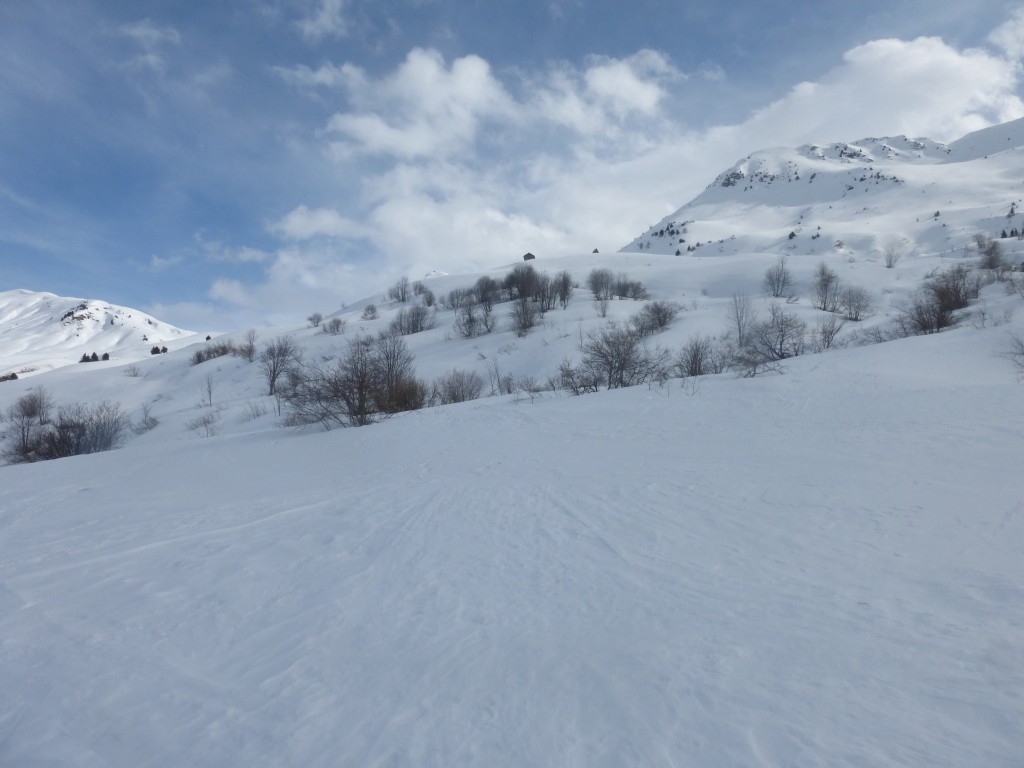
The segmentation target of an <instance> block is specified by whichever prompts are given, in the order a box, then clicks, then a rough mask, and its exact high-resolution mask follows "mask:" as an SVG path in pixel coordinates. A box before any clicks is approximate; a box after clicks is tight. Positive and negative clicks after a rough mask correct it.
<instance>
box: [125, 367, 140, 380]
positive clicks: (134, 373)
mask: <svg viewBox="0 0 1024 768" xmlns="http://www.w3.org/2000/svg"><path fill="white" fill-rule="evenodd" d="M124 375H125V376H127V377H129V378H131V379H137V378H139V377H140V376H141V375H142V369H141V368H139V366H137V365H129V366H128V367H127V368H125V369H124Z"/></svg>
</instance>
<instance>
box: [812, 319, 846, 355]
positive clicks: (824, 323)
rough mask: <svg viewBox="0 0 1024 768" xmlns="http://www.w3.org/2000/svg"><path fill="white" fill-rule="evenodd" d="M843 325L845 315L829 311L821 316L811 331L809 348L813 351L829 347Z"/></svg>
mask: <svg viewBox="0 0 1024 768" xmlns="http://www.w3.org/2000/svg"><path fill="white" fill-rule="evenodd" d="M844 325H846V318H845V317H839V316H838V315H835V314H831V313H830V314H828V315H826V316H825V317H822V318H821V319H820V320H818V324H817V325H816V326H815V327H814V330H812V331H811V348H812V349H813V350H814V351H815V352H824V351H825V350H826V349H829V348H831V346H832V345H833V344H834V343H835V340H836V336H838V335H839V331H841V330H842V329H843V326H844Z"/></svg>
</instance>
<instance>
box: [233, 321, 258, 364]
mask: <svg viewBox="0 0 1024 768" xmlns="http://www.w3.org/2000/svg"><path fill="white" fill-rule="evenodd" d="M259 337H260V336H259V334H258V333H257V332H256V329H255V328H250V329H249V330H248V331H246V332H245V336H243V337H242V343H241V344H239V345H238V347H236V349H237V350H238V354H239V355H240V356H241V357H244V358H245V359H246V360H248V361H249V362H250V363H251V362H252V361H253V360H255V359H256V341H257V340H258V339H259Z"/></svg>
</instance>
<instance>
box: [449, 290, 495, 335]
mask: <svg viewBox="0 0 1024 768" xmlns="http://www.w3.org/2000/svg"><path fill="white" fill-rule="evenodd" d="M494 324H495V320H494V312H493V311H492V310H491V308H490V307H489V306H488V305H487V304H482V303H477V301H476V295H475V294H473V293H470V294H469V295H468V296H467V297H466V298H465V300H464V302H463V304H462V306H461V307H459V308H458V309H457V310H456V311H455V325H454V328H455V332H456V333H458V334H459V335H460V336H462V337H463V338H466V339H471V338H473V337H474V336H480V335H482V334H485V333H490V332H491V331H493V330H494Z"/></svg>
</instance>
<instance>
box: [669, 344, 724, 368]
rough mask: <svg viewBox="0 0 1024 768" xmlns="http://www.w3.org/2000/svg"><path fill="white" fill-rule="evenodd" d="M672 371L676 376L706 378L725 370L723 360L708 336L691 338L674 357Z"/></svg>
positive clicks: (716, 346)
mask: <svg viewBox="0 0 1024 768" xmlns="http://www.w3.org/2000/svg"><path fill="white" fill-rule="evenodd" d="M673 370H674V372H675V374H676V375H677V376H680V377H681V378H687V377H688V376H708V375H710V374H713V373H721V372H722V371H723V370H725V358H724V355H723V354H722V351H721V349H720V348H719V346H718V344H716V343H715V340H714V339H712V338H711V337H710V336H693V337H691V338H690V340H689V341H688V342H686V345H685V346H684V347H683V348H682V349H681V350H680V351H679V354H678V355H676V358H675V362H674V364H673Z"/></svg>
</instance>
